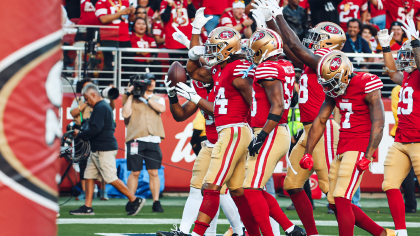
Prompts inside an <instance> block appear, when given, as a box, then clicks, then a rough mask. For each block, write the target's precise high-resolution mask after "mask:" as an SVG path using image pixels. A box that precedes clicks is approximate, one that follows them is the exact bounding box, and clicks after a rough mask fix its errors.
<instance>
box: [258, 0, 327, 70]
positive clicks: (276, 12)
mask: <svg viewBox="0 0 420 236" xmlns="http://www.w3.org/2000/svg"><path fill="white" fill-rule="evenodd" d="M255 2H256V4H254V5H253V6H254V7H257V9H258V10H261V11H263V10H269V11H270V12H271V15H272V17H273V18H274V19H275V21H276V23H277V25H278V27H279V29H280V35H281V37H282V39H283V42H284V44H285V45H287V46H288V47H289V48H290V50H291V51H292V52H293V54H294V55H295V56H296V57H297V58H299V59H300V60H301V61H302V62H303V63H304V64H306V65H307V66H309V67H310V68H312V69H314V70H316V66H317V64H318V61H319V59H320V58H321V57H320V56H318V55H315V54H313V53H312V52H311V51H310V50H309V49H307V48H306V47H305V46H304V45H303V44H302V43H301V42H300V40H299V38H298V37H297V36H296V34H295V33H294V32H293V30H292V29H290V27H289V25H288V24H287V22H286V20H285V19H284V18H283V8H281V7H279V5H278V4H277V2H276V1H275V0H265V1H264V2H261V1H259V0H256V1H255ZM267 26H273V24H271V23H269V24H268V25H267Z"/></svg>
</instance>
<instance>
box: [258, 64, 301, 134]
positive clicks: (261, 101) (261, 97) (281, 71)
mask: <svg viewBox="0 0 420 236" xmlns="http://www.w3.org/2000/svg"><path fill="white" fill-rule="evenodd" d="M276 79H278V80H280V81H281V82H282V84H283V101H284V112H283V116H282V118H281V120H280V122H279V124H283V123H287V116H288V114H289V108H290V102H291V100H292V97H293V88H294V82H295V70H294V67H293V65H292V63H290V62H289V61H286V60H279V61H265V62H263V63H261V64H260V65H258V67H257V69H256V70H255V76H254V83H253V85H252V88H253V91H252V107H251V127H253V128H262V127H264V125H265V123H266V122H267V117H268V114H269V113H270V109H271V104H270V101H269V100H268V97H267V93H266V92H265V89H264V88H263V87H262V85H261V82H263V81H264V80H269V81H271V80H276Z"/></svg>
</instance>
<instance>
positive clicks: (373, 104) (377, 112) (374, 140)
mask: <svg viewBox="0 0 420 236" xmlns="http://www.w3.org/2000/svg"><path fill="white" fill-rule="evenodd" d="M377 80H378V81H380V79H379V78H377ZM381 84H382V82H381ZM365 101H366V103H367V104H368V105H369V112H370V121H371V122H372V128H371V130H370V138H369V145H368V147H367V148H366V154H365V158H366V159H367V160H369V163H370V160H371V157H372V155H373V153H374V152H375V150H376V149H377V148H378V145H379V143H380V142H381V140H382V135H383V130H384V125H385V111H384V104H383V103H382V97H381V90H380V89H376V90H374V91H372V92H370V93H368V94H367V95H366V97H365Z"/></svg>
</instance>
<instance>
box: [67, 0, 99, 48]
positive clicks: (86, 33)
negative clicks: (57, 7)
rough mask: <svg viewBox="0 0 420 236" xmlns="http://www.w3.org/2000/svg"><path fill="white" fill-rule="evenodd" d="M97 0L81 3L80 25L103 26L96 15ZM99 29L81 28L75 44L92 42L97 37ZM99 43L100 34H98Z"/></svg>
mask: <svg viewBox="0 0 420 236" xmlns="http://www.w3.org/2000/svg"><path fill="white" fill-rule="evenodd" d="M96 2H97V0H82V1H81V3H80V21H79V23H78V25H101V22H100V21H99V19H98V17H96V15H95V11H96V8H95V5H96ZM97 31H98V28H93V27H86V28H85V27H79V28H78V30H77V33H76V37H75V38H74V41H75V42H81V41H90V40H93V38H94V37H95V32H97ZM97 39H98V41H99V32H98V38H97Z"/></svg>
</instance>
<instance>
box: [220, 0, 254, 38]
mask: <svg viewBox="0 0 420 236" xmlns="http://www.w3.org/2000/svg"><path fill="white" fill-rule="evenodd" d="M252 23H253V21H252V20H251V19H249V18H248V16H247V15H245V3H244V2H243V1H241V0H240V1H235V2H233V3H232V10H230V11H227V12H225V14H223V15H222V18H221V19H220V24H219V26H227V27H232V28H234V29H236V30H237V31H238V32H240V33H241V34H242V35H243V34H245V30H246V29H247V28H249V29H248V31H251V29H250V27H249V26H251V25H252ZM250 33H251V34H252V31H251V32H250ZM246 36H248V37H246V38H249V36H251V35H250V34H249V33H247V35H246Z"/></svg>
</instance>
